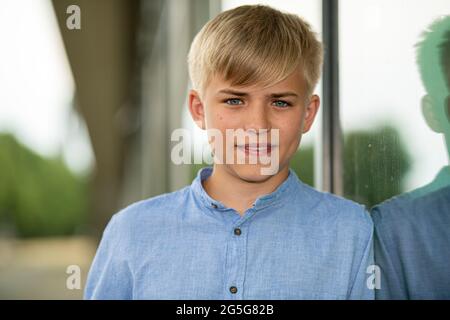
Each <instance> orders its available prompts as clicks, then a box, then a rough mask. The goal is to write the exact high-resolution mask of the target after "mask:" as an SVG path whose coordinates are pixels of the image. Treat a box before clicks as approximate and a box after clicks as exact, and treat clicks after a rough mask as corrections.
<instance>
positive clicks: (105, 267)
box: [84, 214, 133, 300]
mask: <svg viewBox="0 0 450 320" xmlns="http://www.w3.org/2000/svg"><path fill="white" fill-rule="evenodd" d="M117 220H118V218H117V214H116V215H114V216H113V217H112V218H111V220H110V221H109V223H108V225H107V226H106V228H105V230H104V232H103V236H102V239H101V241H100V244H99V247H98V249H97V253H96V254H95V257H94V260H93V262H92V265H91V268H90V270H89V274H88V277H87V281H86V287H85V291H84V299H89V300H91V299H101V300H128V299H132V292H133V280H132V274H131V271H130V268H129V264H128V261H127V260H126V256H125V253H126V250H124V245H123V241H122V239H123V238H124V237H125V236H126V235H125V234H124V233H123V231H121V230H120V228H119V226H118V222H117Z"/></svg>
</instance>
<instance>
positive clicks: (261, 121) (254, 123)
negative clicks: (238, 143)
mask: <svg viewBox="0 0 450 320" xmlns="http://www.w3.org/2000/svg"><path fill="white" fill-rule="evenodd" d="M243 122H244V124H245V126H244V127H245V130H255V131H256V132H258V130H260V129H270V128H269V125H270V123H269V119H268V114H267V111H266V110H265V108H264V107H263V106H261V107H260V106H258V107H256V106H255V107H253V108H249V112H248V113H247V114H246V115H245V119H243Z"/></svg>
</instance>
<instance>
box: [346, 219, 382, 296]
mask: <svg viewBox="0 0 450 320" xmlns="http://www.w3.org/2000/svg"><path fill="white" fill-rule="evenodd" d="M366 214H367V216H368V218H369V220H370V224H369V225H370V229H369V231H368V232H365V234H366V236H365V241H364V242H363V243H364V250H363V255H362V257H361V259H360V260H359V261H360V263H359V267H358V269H357V273H356V276H355V277H354V279H355V280H354V282H353V284H352V287H351V289H350V294H349V296H348V299H349V300H374V299H375V288H372V286H370V285H369V281H370V279H369V277H370V276H371V275H372V274H371V273H368V270H369V269H368V268H369V267H371V266H373V265H374V247H373V245H374V244H373V236H374V228H373V223H372V221H371V219H370V216H369V214H368V213H366Z"/></svg>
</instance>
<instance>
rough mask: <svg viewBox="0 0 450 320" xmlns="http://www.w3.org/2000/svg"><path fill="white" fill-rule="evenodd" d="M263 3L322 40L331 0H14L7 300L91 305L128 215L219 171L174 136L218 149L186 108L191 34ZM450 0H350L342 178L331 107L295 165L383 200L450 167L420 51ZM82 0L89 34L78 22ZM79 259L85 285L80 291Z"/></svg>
mask: <svg viewBox="0 0 450 320" xmlns="http://www.w3.org/2000/svg"><path fill="white" fill-rule="evenodd" d="M332 1H333V0H332ZM255 3H262V4H268V5H271V6H273V7H275V8H278V9H281V10H284V11H288V12H292V13H296V14H298V15H300V16H301V17H303V18H305V19H306V20H307V21H309V22H310V23H311V25H312V27H313V29H314V30H315V31H316V32H317V33H318V35H319V37H320V38H322V36H323V31H324V30H323V28H324V26H327V24H325V23H324V21H323V16H324V10H323V9H324V7H323V5H324V3H327V5H329V1H326V0H324V1H323V2H322V1H321V0H297V1H294V0H292V1H289V0H285V1H282V0H276V1H275V0H273V1H243V0H222V1H220V0H165V1H163V0H78V1H76V0H70V1H66V0H53V1H51V0H2V1H1V6H0V38H1V39H2V43H1V50H0V299H80V298H81V297H82V294H83V288H84V283H85V279H86V275H87V272H88V270H89V266H90V263H91V261H92V258H93V256H94V254H95V250H96V247H97V245H98V241H99V239H100V237H101V234H102V231H103V229H104V227H105V225H106V223H107V222H108V221H109V219H110V217H111V216H112V214H114V213H115V212H117V211H118V210H120V209H121V208H123V207H125V206H126V205H128V204H130V203H132V202H135V201H138V200H141V199H145V198H148V197H151V196H155V195H158V194H161V193H165V192H170V191H174V190H177V189H179V188H181V187H183V186H185V185H188V184H190V183H191V181H192V179H193V178H194V177H195V175H196V173H197V171H198V170H199V169H200V168H201V167H202V166H203V165H199V164H197V165H188V164H186V165H176V164H174V163H173V162H172V161H171V158H170V154H171V148H172V147H173V145H174V144H173V142H172V141H171V133H172V132H173V130H174V129H177V128H185V129H187V130H189V131H190V132H192V136H193V140H192V141H191V143H192V145H193V146H194V145H206V137H205V134H204V132H202V131H201V130H200V129H198V128H196V127H195V125H194V123H193V122H192V120H191V119H190V115H189V113H188V109H187V106H186V97H187V91H188V90H189V88H190V84H189V81H188V74H187V66H186V55H187V52H188V50H189V46H190V42H191V40H192V39H193V37H194V36H195V34H196V33H197V32H198V31H199V30H200V28H201V26H202V25H203V24H204V23H205V22H206V21H208V20H209V19H210V18H212V17H214V16H215V15H217V14H218V13H219V12H221V11H222V10H227V9H230V8H233V7H236V6H239V5H242V4H255ZM448 4H449V3H448V0H433V1H422V0H408V1H406V0H376V1H375V0H342V1H339V8H338V9H337V10H336V12H334V13H333V14H334V15H335V16H337V17H338V18H339V19H338V27H339V28H338V32H335V33H334V37H336V38H338V40H339V47H338V51H337V53H336V55H337V58H338V59H337V63H338V67H339V68H338V69H339V73H338V78H337V79H338V86H337V88H338V92H337V93H335V96H336V97H338V100H337V103H336V106H335V108H337V107H338V108H339V109H338V113H339V118H340V119H339V121H338V123H337V124H336V125H337V126H338V127H339V131H338V133H339V137H338V138H339V139H340V141H341V143H342V144H341V145H340V152H339V154H340V160H339V162H340V170H338V171H337V174H338V178H339V179H338V181H339V183H340V184H341V185H340V187H339V188H336V189H331V190H330V189H328V188H326V184H324V183H323V175H322V171H323V166H324V163H326V162H327V161H329V160H330V159H328V158H327V154H326V153H324V148H326V147H327V145H326V143H327V141H326V140H324V138H323V137H324V130H329V128H327V127H326V126H324V125H323V114H322V112H323V110H327V107H328V109H329V108H330V106H327V104H325V105H324V106H323V107H322V108H321V112H320V115H319V119H318V120H317V122H316V124H315V126H314V128H313V130H312V131H311V132H310V133H308V134H307V135H306V136H305V137H304V139H303V140H302V144H301V147H300V149H299V151H298V152H297V154H296V155H295V157H294V159H293V160H292V162H291V167H292V168H293V169H294V170H295V171H296V172H297V174H298V175H299V177H300V178H301V179H302V180H303V181H304V182H306V183H308V184H310V185H312V186H314V187H316V188H317V189H319V190H324V191H330V192H335V193H337V194H339V195H342V196H345V197H348V198H351V199H353V200H355V201H358V202H360V203H362V204H365V205H366V206H367V207H368V208H370V207H372V206H373V205H375V204H377V203H380V202H382V201H384V200H386V199H389V198H391V197H393V196H395V195H398V194H401V193H404V192H408V191H410V190H413V189H416V188H419V187H420V186H423V185H425V184H427V183H429V182H430V181H432V180H433V179H434V177H435V175H436V173H437V172H438V171H439V170H440V169H441V168H442V167H444V166H446V165H448V157H447V150H446V147H445V144H444V141H443V137H442V136H441V135H439V134H437V133H435V132H433V131H431V130H430V129H429V128H428V126H427V125H426V122H425V121H424V119H423V116H422V113H421V107H420V103H421V99H422V96H423V95H424V94H425V89H424V87H423V85H422V83H421V80H420V76H419V73H418V68H417V65H416V57H415V44H416V43H417V42H418V41H419V40H420V35H421V33H422V32H423V31H424V30H425V29H426V28H427V26H428V25H430V24H431V22H432V21H433V20H434V19H436V18H438V17H440V16H442V15H445V14H449V5H448ZM71 5H77V6H78V8H79V9H80V12H79V14H80V22H81V23H80V26H81V29H70V28H69V25H68V19H69V20H70V19H71V17H72V14H73V12H72V11H69V12H68V8H69V7H70V6H71ZM331 8H333V7H331ZM335 8H337V7H335ZM335 40H337V39H335ZM326 49H327V47H326ZM325 72H327V70H325ZM323 89H324V87H323V83H322V82H321V83H320V84H319V86H318V87H317V90H316V92H317V93H318V94H319V96H321V95H322V92H323ZM325 103H327V100H325ZM324 128H325V129H324ZM325 133H326V132H325ZM330 161H331V160H330ZM335 174H336V173H335ZM70 265H77V266H79V267H80V270H81V288H80V289H72V290H71V289H68V288H67V286H66V280H67V278H68V276H69V274H68V273H67V272H66V271H67V267H68V266H70Z"/></svg>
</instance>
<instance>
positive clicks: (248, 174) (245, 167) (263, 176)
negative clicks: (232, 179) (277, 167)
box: [230, 164, 278, 182]
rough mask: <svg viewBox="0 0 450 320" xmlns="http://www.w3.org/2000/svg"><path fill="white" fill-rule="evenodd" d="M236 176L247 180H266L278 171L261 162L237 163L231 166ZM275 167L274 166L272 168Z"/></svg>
mask: <svg viewBox="0 0 450 320" xmlns="http://www.w3.org/2000/svg"><path fill="white" fill-rule="evenodd" d="M230 169H231V171H233V172H234V174H235V175H236V176H238V177H239V178H240V179H242V180H244V181H247V182H264V181H266V180H268V179H270V178H271V177H272V176H274V175H275V174H277V173H278V171H275V172H274V170H269V169H271V168H270V167H269V166H265V165H259V164H235V165H232V166H230ZM272 169H273V168H272Z"/></svg>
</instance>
